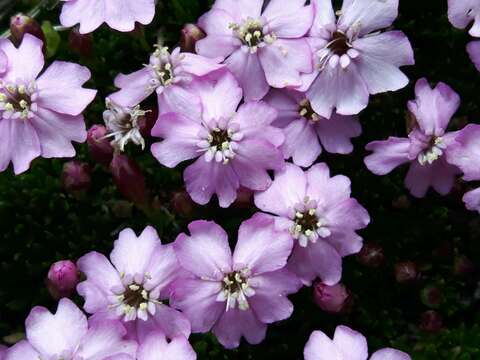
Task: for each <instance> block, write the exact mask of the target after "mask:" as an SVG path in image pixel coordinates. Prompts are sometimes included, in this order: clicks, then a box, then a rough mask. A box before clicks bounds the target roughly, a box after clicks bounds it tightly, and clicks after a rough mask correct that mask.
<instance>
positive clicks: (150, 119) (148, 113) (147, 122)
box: [137, 107, 158, 138]
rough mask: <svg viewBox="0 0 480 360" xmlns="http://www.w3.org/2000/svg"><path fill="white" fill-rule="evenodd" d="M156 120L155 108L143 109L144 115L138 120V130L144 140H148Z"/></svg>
mask: <svg viewBox="0 0 480 360" xmlns="http://www.w3.org/2000/svg"><path fill="white" fill-rule="evenodd" d="M157 118H158V111H157V108H155V107H150V108H146V109H145V115H143V116H141V117H139V118H138V121H137V123H138V129H139V130H140V134H142V136H143V137H144V138H149V137H150V136H151V133H152V128H153V126H154V125H155V122H156V121H157Z"/></svg>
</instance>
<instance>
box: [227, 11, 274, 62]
mask: <svg viewBox="0 0 480 360" xmlns="http://www.w3.org/2000/svg"><path fill="white" fill-rule="evenodd" d="M229 27H230V28H231V29H232V30H233V31H234V32H235V33H236V35H237V37H238V38H239V39H240V40H241V41H242V43H243V44H244V45H245V46H247V47H249V48H250V52H251V53H252V54H254V53H256V52H257V50H258V48H259V47H263V46H265V45H266V44H272V43H273V42H274V41H275V40H276V36H275V34H274V33H270V34H264V30H263V25H262V22H261V21H260V20H255V19H252V18H248V19H247V20H246V21H245V22H244V23H243V24H241V25H238V24H234V23H232V24H230V26H229Z"/></svg>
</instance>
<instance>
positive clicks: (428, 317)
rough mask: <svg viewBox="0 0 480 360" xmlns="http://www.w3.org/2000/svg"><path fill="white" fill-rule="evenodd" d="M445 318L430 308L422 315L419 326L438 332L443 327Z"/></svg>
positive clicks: (428, 330)
mask: <svg viewBox="0 0 480 360" xmlns="http://www.w3.org/2000/svg"><path fill="white" fill-rule="evenodd" d="M442 326H443V319H442V316H441V315H440V314H439V313H438V312H436V311H434V310H428V311H425V312H424V313H423V314H422V315H420V324H419V328H420V329H421V330H423V331H425V332H429V333H436V332H438V331H440V330H441V329H442Z"/></svg>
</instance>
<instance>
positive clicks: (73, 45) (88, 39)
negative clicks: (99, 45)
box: [68, 27, 93, 58]
mask: <svg viewBox="0 0 480 360" xmlns="http://www.w3.org/2000/svg"><path fill="white" fill-rule="evenodd" d="M68 45H69V46H70V49H72V50H73V51H74V52H76V53H77V54H78V55H80V56H83V57H85V58H90V57H92V53H93V36H92V34H80V32H79V31H78V28H77V27H74V28H72V30H71V31H70V34H69V35H68Z"/></svg>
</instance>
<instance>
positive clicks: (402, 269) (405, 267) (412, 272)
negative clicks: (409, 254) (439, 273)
mask: <svg viewBox="0 0 480 360" xmlns="http://www.w3.org/2000/svg"><path fill="white" fill-rule="evenodd" d="M417 278H418V268H417V265H416V264H415V263H414V262H413V261H404V262H400V263H397V264H396V265H395V279H396V280H397V282H398V283H400V284H411V283H414V282H415V281H416V280H417Z"/></svg>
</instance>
